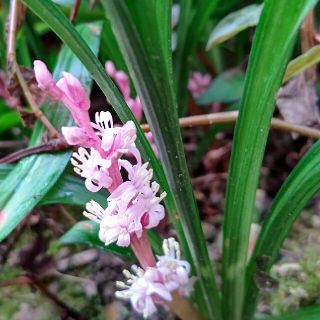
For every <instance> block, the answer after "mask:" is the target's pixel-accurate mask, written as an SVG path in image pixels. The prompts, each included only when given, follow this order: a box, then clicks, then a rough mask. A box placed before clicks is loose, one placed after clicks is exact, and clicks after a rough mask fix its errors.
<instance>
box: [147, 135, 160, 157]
mask: <svg viewBox="0 0 320 320" xmlns="http://www.w3.org/2000/svg"><path fill="white" fill-rule="evenodd" d="M145 135H146V137H147V139H148V141H149V142H150V145H151V148H152V150H153V152H154V154H155V155H156V157H157V158H159V151H158V149H157V146H156V144H155V142H154V139H153V135H152V132H151V131H149V132H146V133H145Z"/></svg>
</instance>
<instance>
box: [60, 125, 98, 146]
mask: <svg viewBox="0 0 320 320" xmlns="http://www.w3.org/2000/svg"><path fill="white" fill-rule="evenodd" d="M61 131H62V134H63V136H64V138H65V139H66V141H67V143H68V144H69V145H71V146H81V147H84V148H91V147H93V146H95V145H96V144H97V139H96V137H95V136H93V135H92V134H91V135H89V134H88V132H87V131H86V130H85V129H83V128H79V127H62V128H61Z"/></svg>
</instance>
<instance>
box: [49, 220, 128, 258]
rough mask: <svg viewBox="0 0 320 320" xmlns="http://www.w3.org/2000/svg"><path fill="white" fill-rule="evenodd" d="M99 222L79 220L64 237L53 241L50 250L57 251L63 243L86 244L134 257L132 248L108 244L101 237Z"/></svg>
mask: <svg viewBox="0 0 320 320" xmlns="http://www.w3.org/2000/svg"><path fill="white" fill-rule="evenodd" d="M98 235H99V224H97V223H95V222H93V221H90V220H85V221H79V222H77V223H76V224H75V225H74V226H72V228H71V229H70V230H69V231H67V232H66V233H65V234H64V235H63V236H62V237H60V238H59V239H58V240H57V241H55V242H53V243H52V244H51V246H50V249H49V251H51V252H52V251H56V250H57V249H58V248H59V247H61V246H62V245H67V244H69V245H70V244H72V245H74V244H86V245H89V246H93V247H96V248H99V249H101V250H104V251H107V252H110V253H112V254H116V255H119V256H123V257H126V258H134V254H133V252H132V251H131V249H130V248H124V247H119V246H117V245H116V244H114V243H112V244H110V245H108V246H106V245H105V244H104V243H103V242H102V241H101V240H100V239H99V236H98Z"/></svg>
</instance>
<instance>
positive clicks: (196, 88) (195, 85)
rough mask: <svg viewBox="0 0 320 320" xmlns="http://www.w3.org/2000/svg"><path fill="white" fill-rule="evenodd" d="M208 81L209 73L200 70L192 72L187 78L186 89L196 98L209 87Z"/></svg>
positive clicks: (209, 79)
mask: <svg viewBox="0 0 320 320" xmlns="http://www.w3.org/2000/svg"><path fill="white" fill-rule="evenodd" d="M210 83H211V76H210V75H208V74H205V75H203V74H201V73H200V72H193V73H192V74H191V76H190V78H189V82H188V89H189V91H190V93H191V94H192V96H193V97H194V98H197V97H199V96H200V95H201V94H202V93H204V92H205V91H206V90H207V89H208V88H209V86H210Z"/></svg>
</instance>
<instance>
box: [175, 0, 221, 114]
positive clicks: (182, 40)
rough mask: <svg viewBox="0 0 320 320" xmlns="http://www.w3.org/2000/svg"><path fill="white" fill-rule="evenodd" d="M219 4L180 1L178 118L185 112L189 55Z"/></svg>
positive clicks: (203, 0) (211, 0) (216, 1)
mask: <svg viewBox="0 0 320 320" xmlns="http://www.w3.org/2000/svg"><path fill="white" fill-rule="evenodd" d="M221 2H223V1H221ZM219 3H220V1H219V0H197V1H193V3H192V1H189V0H188V1H186V0H184V1H181V12H180V19H179V24H178V41H177V48H176V55H175V60H174V62H175V63H174V73H175V79H176V91H177V100H178V107H179V116H184V115H185V113H186V110H187V103H188V102H187V97H188V90H187V83H188V78H189V72H190V61H191V55H192V53H193V50H194V49H195V47H196V45H197V43H198V42H199V40H200V37H201V35H202V33H203V32H204V29H205V26H206V23H207V22H208V20H209V18H210V16H211V14H212V13H213V12H214V10H215V9H216V8H217V7H218V4H219ZM191 5H193V7H192V9H193V10H192V12H190V10H191V8H190V7H191Z"/></svg>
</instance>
